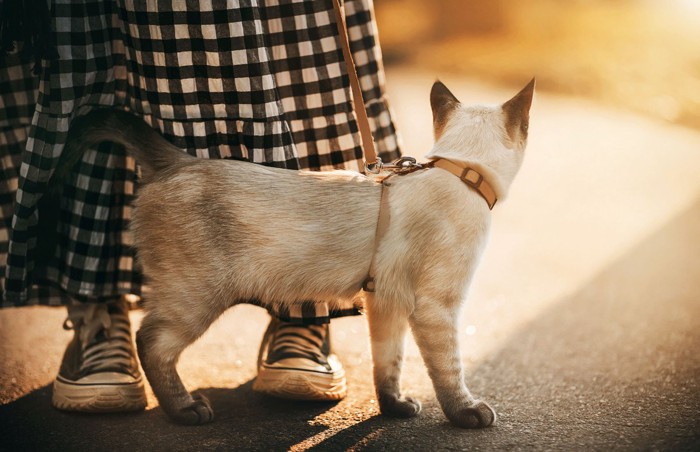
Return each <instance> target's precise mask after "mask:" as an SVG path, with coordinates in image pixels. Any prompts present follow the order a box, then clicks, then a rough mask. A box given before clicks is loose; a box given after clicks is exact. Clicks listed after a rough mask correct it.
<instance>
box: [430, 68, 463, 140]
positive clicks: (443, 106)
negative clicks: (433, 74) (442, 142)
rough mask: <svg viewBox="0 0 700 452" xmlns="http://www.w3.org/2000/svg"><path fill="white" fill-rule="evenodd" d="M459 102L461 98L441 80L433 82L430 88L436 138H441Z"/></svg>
mask: <svg viewBox="0 0 700 452" xmlns="http://www.w3.org/2000/svg"><path fill="white" fill-rule="evenodd" d="M459 104H460V102H459V100H457V98H456V97H455V96H454V94H452V93H451V92H450V90H449V89H447V87H446V86H445V85H444V84H443V83H442V82H441V81H440V80H436V81H435V83H433V88H432V89H431V90H430V108H432V110H433V132H434V134H435V140H437V139H438V138H440V135H442V132H443V130H444V129H445V125H446V124H447V121H448V120H449V119H450V116H451V115H452V112H453V111H455V109H457V107H458V106H459Z"/></svg>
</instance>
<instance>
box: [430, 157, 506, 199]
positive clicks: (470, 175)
mask: <svg viewBox="0 0 700 452" xmlns="http://www.w3.org/2000/svg"><path fill="white" fill-rule="evenodd" d="M433 166H435V167H437V168H442V169H444V170H446V171H449V172H450V173H452V174H454V175H455V176H457V177H459V179H460V180H461V181H462V182H464V183H465V184H467V185H469V186H470V187H471V188H473V189H474V190H476V192H477V193H479V194H480V195H481V197H482V198H484V200H485V201H486V204H488V205H489V210H493V206H495V205H496V201H498V198H497V197H496V191H495V190H494V189H493V187H492V186H491V184H489V183H488V182H487V181H486V180H485V179H484V176H483V175H482V174H481V173H479V172H478V171H476V170H475V169H473V168H469V167H468V166H467V167H464V166H460V165H457V164H456V163H453V162H451V161H449V160H446V159H437V160H435V161H434V163H433Z"/></svg>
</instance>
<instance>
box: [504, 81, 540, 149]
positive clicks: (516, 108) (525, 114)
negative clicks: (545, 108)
mask: <svg viewBox="0 0 700 452" xmlns="http://www.w3.org/2000/svg"><path fill="white" fill-rule="evenodd" d="M534 93H535V79H534V78H533V79H532V80H530V83H528V84H527V85H526V86H525V88H523V89H522V90H521V91H520V92H519V93H518V94H516V95H515V96H514V97H513V98H512V99H511V100H509V101H508V102H506V103H505V104H503V107H502V108H503V113H504V114H505V126H506V132H507V133H508V138H510V141H511V143H512V144H513V145H514V146H516V147H518V148H523V147H524V143H525V140H527V130H528V127H529V125H530V107H531V106H532V96H533V94H534Z"/></svg>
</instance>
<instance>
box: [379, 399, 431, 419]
mask: <svg viewBox="0 0 700 452" xmlns="http://www.w3.org/2000/svg"><path fill="white" fill-rule="evenodd" d="M379 408H380V410H381V411H382V414H385V415H387V416H393V417H401V418H407V417H413V416H416V415H417V414H418V413H420V410H421V404H420V402H419V401H418V400H416V399H414V398H413V397H397V396H395V395H380V396H379Z"/></svg>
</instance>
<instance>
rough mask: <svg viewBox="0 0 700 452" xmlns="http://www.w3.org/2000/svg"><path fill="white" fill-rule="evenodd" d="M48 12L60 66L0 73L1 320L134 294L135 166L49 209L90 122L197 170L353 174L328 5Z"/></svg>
mask: <svg viewBox="0 0 700 452" xmlns="http://www.w3.org/2000/svg"><path fill="white" fill-rule="evenodd" d="M52 5H53V6H52V7H53V9H52V13H53V23H52V27H53V31H54V36H55V41H56V44H57V49H58V53H59V56H60V57H59V59H58V60H52V61H46V62H45V64H44V71H43V73H42V75H41V76H40V80H38V81H37V80H36V79H35V78H32V76H31V71H30V68H31V66H30V65H20V64H18V63H16V60H13V56H10V57H7V58H6V59H5V61H4V63H2V64H0V87H2V90H1V91H0V111H1V112H2V113H0V114H1V115H2V116H0V130H1V131H2V135H3V136H2V137H0V152H2V154H0V155H1V157H0V164H1V165H2V166H1V167H0V170H2V176H3V179H2V181H0V202H1V207H2V215H3V216H2V218H3V221H4V226H3V229H2V230H1V231H0V264H1V263H2V262H4V260H5V259H4V254H5V253H7V268H6V269H5V270H6V271H5V276H6V279H5V292H4V298H3V299H4V302H3V303H4V304H5V305H23V304H35V303H41V304H62V303H65V302H66V300H67V296H68V295H70V296H71V297H77V298H81V297H89V298H95V297H97V298H100V297H111V296H114V295H117V294H128V293H132V294H141V276H140V273H139V272H138V270H137V269H135V268H134V249H133V248H132V247H131V239H130V236H129V233H128V224H129V218H130V214H131V207H130V201H131V200H132V199H133V197H134V194H135V190H136V182H137V176H136V166H135V163H134V162H133V160H132V159H131V158H130V157H127V156H125V155H124V153H123V151H122V150H121V149H119V148H118V147H116V146H112V145H109V144H103V145H101V146H100V147H99V148H98V149H95V150H92V151H90V152H88V153H87V154H86V155H85V157H84V158H83V160H82V162H80V164H79V165H78V166H77V167H76V169H75V170H74V172H73V173H72V175H71V178H70V180H69V181H68V183H67V184H66V186H65V187H64V192H63V196H62V197H61V199H60V200H48V199H47V198H46V197H45V198H43V200H41V199H42V194H43V192H44V191H45V187H46V181H47V180H48V179H49V178H50V176H51V173H52V171H53V168H55V166H56V163H57V160H58V157H59V156H60V154H61V151H62V149H63V144H64V142H65V138H66V133H67V130H68V127H69V125H70V121H71V120H72V119H73V118H74V117H75V116H76V115H80V114H84V113H85V112H87V111H88V110H90V109H91V108H95V107H104V106H125V107H126V108H128V109H130V110H131V111H133V112H135V113H137V114H139V115H142V116H143V117H144V119H145V120H146V121H147V122H148V123H150V124H151V125H152V126H153V127H155V128H157V129H159V130H160V131H161V132H162V134H163V135H164V136H165V137H166V138H167V139H168V140H170V141H171V142H172V143H174V144H175V145H176V146H178V147H180V148H182V149H186V150H187V152H189V153H191V154H193V155H196V156H198V157H202V158H243V159H247V160H250V161H252V162H256V163H262V164H267V165H274V166H278V167H284V168H290V169H295V168H305V169H314V170H328V169H333V168H347V169H355V170H357V169H360V165H361V164H362V151H361V147H360V137H359V133H358V127H357V123H356V119H355V115H354V112H353V110H352V104H351V98H352V96H351V93H350V90H349V81H348V77H347V73H346V69H345V64H344V62H343V58H342V51H341V49H340V41H339V37H338V32H337V28H336V24H335V18H334V17H335V16H334V13H333V5H332V3H331V0H308V1H299V0H241V1H203V2H179V1H172V2H146V1H136V0H120V1H117V2H116V3H113V2H109V1H108V2H105V1H103V0H94V1H89V0H87V1H82V2H73V1H70V0H55V1H53V2H52ZM195 7H196V9H193V8H195ZM344 8H345V11H346V14H347V22H348V32H349V36H350V40H351V48H352V51H353V56H354V59H355V62H356V64H357V69H358V73H359V76H360V82H361V85H362V89H363V94H364V97H365V102H366V105H365V106H366V108H367V110H368V113H369V115H370V122H371V125H372V127H373V133H374V137H375V140H376V141H377V147H378V150H379V152H380V155H381V156H382V157H383V158H384V159H385V160H391V159H393V158H396V157H398V155H399V151H398V142H397V136H396V131H395V129H394V125H393V122H392V118H391V114H390V111H389V108H388V105H387V102H386V99H385V96H384V90H383V83H384V79H383V68H382V63H381V55H380V51H379V47H378V42H377V40H376V25H375V22H374V20H373V17H372V11H371V2H370V1H369V0H346V1H345V3H344ZM6 87H8V88H7V89H6ZM32 114H33V116H32ZM25 138H26V145H25V144H24V141H25ZM22 148H24V151H23V152H21V149H22ZM19 159H21V160H22V164H21V167H19V166H18V162H19ZM15 190H16V203H15V206H14V212H13V215H14V216H13V218H12V220H10V219H9V218H10V217H9V213H10V208H9V207H10V202H9V201H8V200H9V198H10V196H12V194H14V192H15ZM6 198H7V199H6ZM40 200H41V201H40ZM44 206H47V207H44ZM56 207H59V208H58V209H55V208H56ZM45 208H47V209H52V208H53V209H54V210H57V211H58V213H57V214H58V215H59V218H60V221H59V230H58V243H59V246H58V249H57V251H56V253H55V255H54V256H53V257H52V258H51V260H50V262H49V264H48V265H43V264H42V265H38V264H37V263H36V262H37V260H36V245H37V237H39V236H40V234H44V233H46V231H39V229H38V228H39V226H38V218H39V216H40V213H39V212H43V211H44V209H45ZM10 221H11V225H10ZM49 232H51V231H49ZM184 233H186V232H184ZM8 238H9V240H8ZM39 238H40V239H41V237H39ZM8 242H9V245H8ZM294 311H295V312H278V314H279V316H280V317H283V318H287V319H292V320H293V319H297V318H303V319H311V320H310V321H317V320H318V319H326V318H327V317H332V316H334V315H338V314H346V313H349V312H354V308H353V307H350V306H349V307H348V308H347V309H346V310H344V309H340V310H333V309H330V308H328V307H321V308H319V309H318V310H314V309H309V308H308V307H303V308H301V307H300V308H299V309H298V311H299V312H296V311H297V310H294ZM313 319H316V320H313Z"/></svg>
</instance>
